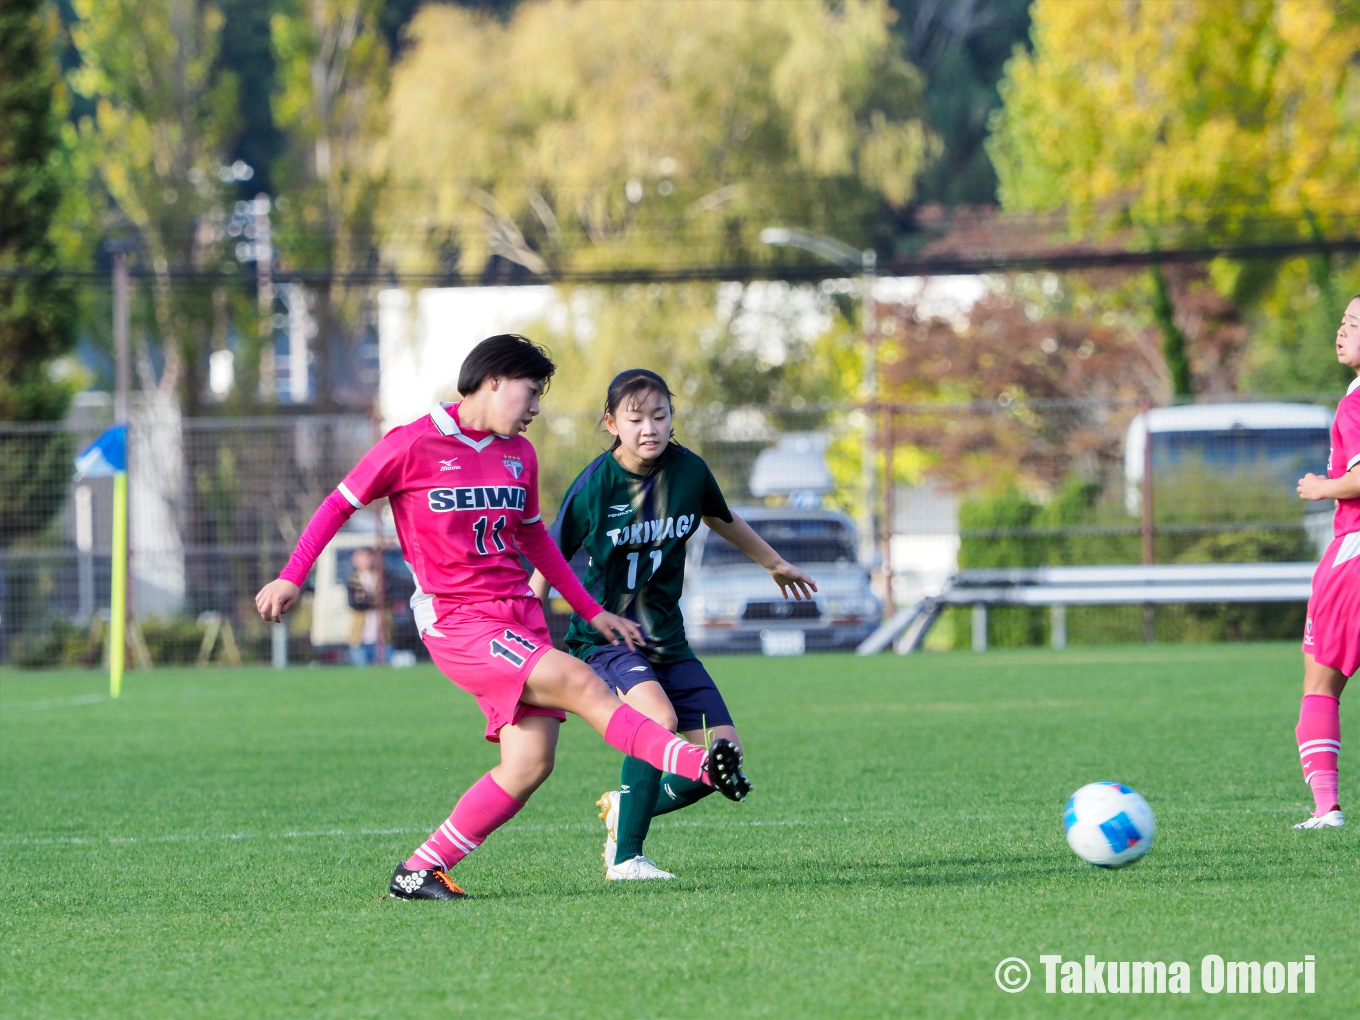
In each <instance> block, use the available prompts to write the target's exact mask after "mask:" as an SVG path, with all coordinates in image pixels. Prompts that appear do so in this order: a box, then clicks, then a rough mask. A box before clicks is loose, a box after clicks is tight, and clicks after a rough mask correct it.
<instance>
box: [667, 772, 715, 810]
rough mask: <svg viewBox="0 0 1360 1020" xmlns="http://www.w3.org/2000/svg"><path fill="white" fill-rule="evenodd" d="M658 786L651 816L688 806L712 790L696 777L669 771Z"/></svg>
mask: <svg viewBox="0 0 1360 1020" xmlns="http://www.w3.org/2000/svg"><path fill="white" fill-rule="evenodd" d="M660 788H661V789H660V792H659V793H658V795H657V798H656V807H655V808H653V809H652V815H653V817H655V816H656V815H664V814H666V812H668V811H679V810H680V809H681V808H683V807H689V806H690V805H691V804H693V803H695V802H696V801H701V800H703V799H704V798H705V797H707V796H708V795H709V794H710V793H712V792H713V787H711V786H709V785H708V784H707V783H701V782H699V780H697V779H685V778H683V777H682V776H677V775H675V774H674V773H671V772H667V773H666V774H665V775H664V776H662V777H661V782H660Z"/></svg>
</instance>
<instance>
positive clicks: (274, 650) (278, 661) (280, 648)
mask: <svg viewBox="0 0 1360 1020" xmlns="http://www.w3.org/2000/svg"><path fill="white" fill-rule="evenodd" d="M269 652H270V659H271V660H272V662H273V664H274V668H275V669H286V668H287V667H288V624H286V623H275V624H271V625H270V628H269Z"/></svg>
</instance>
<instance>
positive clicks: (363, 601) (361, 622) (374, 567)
mask: <svg viewBox="0 0 1360 1020" xmlns="http://www.w3.org/2000/svg"><path fill="white" fill-rule="evenodd" d="M349 562H350V565H351V567H352V568H353V569H352V570H350V572H349V577H348V578H347V579H346V581H345V588H346V589H347V593H348V595H349V608H350V623H349V661H350V663H351V664H353V665H355V666H368V665H371V664H372V663H373V662H374V660H375V659H376V658H377V655H378V636H379V635H380V634H381V633H382V614H381V613H380V612H379V609H380V607H379V605H378V593H379V588H380V585H379V580H380V579H379V577H378V570H379V565H380V564H381V563H382V560H381V559H380V558H379V556H378V553H377V551H376V550H373V549H355V550H354V552H352V553H350V556H349Z"/></svg>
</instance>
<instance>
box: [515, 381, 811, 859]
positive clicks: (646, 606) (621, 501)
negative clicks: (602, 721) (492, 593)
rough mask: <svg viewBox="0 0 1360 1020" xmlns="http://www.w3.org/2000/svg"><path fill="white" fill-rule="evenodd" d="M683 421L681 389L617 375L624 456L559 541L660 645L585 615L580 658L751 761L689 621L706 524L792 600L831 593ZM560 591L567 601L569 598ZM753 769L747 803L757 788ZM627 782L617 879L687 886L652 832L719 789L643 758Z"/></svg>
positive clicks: (616, 807) (617, 420) (609, 830)
mask: <svg viewBox="0 0 1360 1020" xmlns="http://www.w3.org/2000/svg"><path fill="white" fill-rule="evenodd" d="M672 415H673V407H672V404H671V391H670V389H669V388H668V387H667V386H666V383H665V380H663V379H662V378H661V376H659V375H657V374H656V373H655V372H649V371H647V370H646V369H641V368H635V369H630V370H628V371H627V372H623V373H621V374H619V375H618V376H616V377H615V379H614V381H613V382H611V383H610V384H609V391H608V394H607V396H606V399H605V409H604V423H605V427H606V428H607V429H608V430H609V432H610V434H611V435H613V436H614V446H613V449H611V450H610V451H609V452H608V453H603V454H601V455H600V456H599V457H597V458H596V459H595V460H593V461H591V463H590V464H589V465H588V466H587V467H586V469H585V470H584V471H582V472H581V474H580V475H579V476H577V478H576V480H575V481H574V482H572V484H571V487H570V488H569V489H568V490H567V494H566V496H565V498H564V499H563V500H562V506H561V508H560V509H559V511H558V514H557V521H556V522H555V523H554V524H553V529H552V534H553V538H554V539H556V541H557V544H558V545H559V546H560V547H561V550H562V553H563V555H564V556H566V557H568V558H570V557H571V556H572V555H573V554H574V553H575V552H576V550H578V549H580V548H582V547H584V548H585V549H586V551H587V552H589V553H590V567H589V569H588V570H587V572H586V587H587V588H588V589H589V590H590V591H593V592H595V593H596V594H597V596H598V597H599V599H600V601H601V603H602V604H603V605H604V606H606V607H608V609H609V611H610V612H612V613H617V614H618V615H619V616H620V617H623V618H625V619H627V620H629V621H632V622H634V623H636V624H637V625H638V626H639V627H640V628H641V630H642V631H643V634H644V635H645V638H646V644H645V645H643V644H641V643H638V642H635V643H634V644H633V645H627V646H620V645H617V644H615V643H611V642H609V641H608V640H607V639H606V638H605V637H604V635H602V634H600V632H599V631H598V630H596V629H595V628H594V627H592V626H591V625H590V624H589V623H587V622H586V621H587V617H586V616H585V615H584V614H583V613H581V612H580V610H577V611H576V613H575V614H574V615H573V616H572V618H571V627H570V629H569V630H568V632H567V646H568V648H570V650H571V653H572V655H574V656H576V657H577V658H578V659H583V660H585V661H586V662H588V663H589V664H590V666H591V667H592V668H593V669H594V670H595V672H597V673H599V675H600V676H602V677H604V679H605V682H606V683H608V684H609V686H610V687H611V688H612V689H613V690H614V691H615V692H616V693H617V694H618V696H619V697H620V698H622V699H623V701H624V703H625V704H626V705H628V706H630V707H632V708H635V709H637V710H638V711H639V712H641V713H642V714H643V715H645V716H647V717H648V718H649V719H652V720H655V721H656V722H657V723H659V724H660V725H661V726H662V727H664V728H665V729H666V730H668V731H671V732H674V731H676V730H678V731H679V732H680V733H682V734H683V735H684V736H685V738H686V739H687V740H691V741H700V742H702V741H704V740H705V727H707V730H708V733H709V734H710V735H711V736H713V737H715V738H717V739H718V740H721V741H730V742H731V744H732V745H734V746H736V747H737V748H738V749H739V748H740V747H741V739H740V737H738V736H737V731H736V728H735V727H734V726H733V724H732V716H731V713H729V712H728V710H727V705H726V704H724V702H723V698H722V695H721V694H719V693H718V688H717V686H716V685H715V684H714V683H713V678H712V677H711V676H709V675H708V670H706V669H704V665H703V663H702V662H700V661H699V660H698V659H697V658H696V657H695V655H694V653H693V652H692V651H691V650H690V647H689V644H688V643H687V642H686V641H685V622H684V619H683V618H682V617H681V615H680V592H681V589H682V588H683V587H684V583H685V543H686V542H687V541H688V539H689V537H690V536H691V535H692V534H694V529H695V528H696V527H697V526H698V524H699V521H700V519H702V520H703V522H704V523H705V524H707V525H708V526H709V527H710V528H712V529H713V530H714V531H715V532H717V534H718V535H720V536H721V537H723V538H725V539H726V540H727V541H728V542H730V543H732V545H734V546H736V547H737V548H738V549H740V550H741V551H742V552H744V553H746V555H748V556H750V557H751V559H753V560H755V561H756V562H757V563H759V564H760V565H761V566H763V567H764V568H765V569H766V570H768V571H769V572H770V576H771V577H772V578H773V579H774V582H775V584H777V585H779V588H780V590H781V591H782V592H783V593H784V597H785V598H788V597H789V595H790V593H792V595H793V598H795V599H810V598H812V593H813V592H814V591H816V590H817V585H816V584H814V583H813V581H812V578H810V577H808V575H807V574H805V573H803V572H802V571H801V570H799V569H798V568H797V567H795V566H793V565H792V564H790V563H787V562H785V560H784V559H783V557H781V556H780V555H779V554H778V553H777V552H775V551H774V550H773V549H772V548H770V546H769V545H768V544H767V543H766V542H765V540H764V539H762V538H761V537H760V536H759V535H757V534H756V533H755V532H754V531H752V530H751V527H750V525H748V524H747V523H746V522H745V521H743V520H742V519H741V518H740V517H738V516H737V515H735V514H734V513H732V512H731V511H730V510H729V509H728V508H727V503H726V501H725V500H724V499H723V494H722V491H721V490H720V489H719V488H718V483H717V481H716V480H715V479H714V478H713V473H712V472H711V471H709V469H708V465H707V464H705V463H704V462H703V459H702V458H701V457H699V456H698V455H697V454H695V453H692V452H691V451H689V450H687V449H685V448H684V447H683V446H681V445H680V444H679V443H677V442H675V441H674V439H673V437H672V429H671V426H672ZM546 573H547V572H546V571H541V572H540V571H535V573H534V577H533V581H532V582H531V583H532V584H533V587H534V590H535V591H536V592H537V593H538V595H539V597H540V598H545V597H546V596H547V593H548V589H549V585H550V584H552V585H554V586H556V585H557V582H556V581H555V580H554V579H553V578H551V577H548V576H545V575H546ZM558 591H560V592H562V594H563V596H565V595H566V589H564V588H561V587H560V586H558ZM568 601H570V600H568ZM740 761H741V760H740V757H738V769H737V773H736V775H735V777H734V786H735V790H736V794H737V796H736V797H734V798H733V799H736V800H741V799H742V798H744V797H745V796H746V794H747V792H749V790H750V789H751V784H750V783H749V782H748V781H747V779H746V777H745V775H744V774H742V772H741V770H740ZM620 779H621V783H620V787H619V789H617V790H609V791H607V792H606V793H605V794H604V796H603V797H601V798H600V800H599V802H598V806H599V808H600V817H601V819H603V820H604V823H605V844H604V863H605V877H606V878H608V879H648V878H674V877H675V876H674V875H672V874H670V873H669V872H666V871H662V870H661V869H660V868H658V867H657V866H656V865H655V864H654V863H653V862H652V861H651V860H649V859H648V858H647V857H645V856H643V853H642V844H643V841H644V840H645V839H646V838H647V829H648V826H650V825H651V821H652V818H653V817H654V816H656V815H659V814H665V813H666V812H668V811H677V810H679V809H680V808H683V807H687V806H689V805H690V804H693V803H695V802H696V801H698V800H700V799H701V798H703V797H705V796H707V795H708V793H709V792H710V791H711V790H712V787H710V786H706V785H704V784H703V783H702V782H700V781H696V780H694V779H691V778H689V777H687V776H684V775H681V774H679V773H678V772H677V771H676V770H675V769H673V768H671V767H670V766H669V765H668V764H666V763H662V765H661V767H660V768H658V767H657V766H656V763H655V762H649V761H645V760H643V759H641V758H640V757H638V756H636V755H629V756H628V757H626V758H625V759H624V762H623V774H622V776H621V777H620Z"/></svg>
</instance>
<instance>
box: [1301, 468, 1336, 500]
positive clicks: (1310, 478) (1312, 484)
mask: <svg viewBox="0 0 1360 1020" xmlns="http://www.w3.org/2000/svg"><path fill="white" fill-rule="evenodd" d="M1329 481H1331V479H1329V478H1324V477H1323V476H1322V475H1315V474H1313V472H1311V471H1309V472H1308V473H1307V474H1306V475H1304V476H1303V477H1302V478H1300V479H1299V498H1300V499H1329V498H1330V497H1329V496H1328V495H1327V494H1326V493H1324V492H1323V491H1322V487H1323V486H1324V485H1326V484H1327V483H1328V482H1329Z"/></svg>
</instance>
